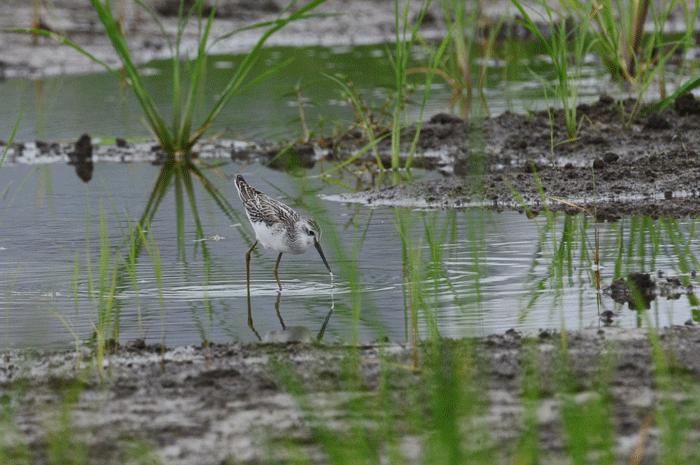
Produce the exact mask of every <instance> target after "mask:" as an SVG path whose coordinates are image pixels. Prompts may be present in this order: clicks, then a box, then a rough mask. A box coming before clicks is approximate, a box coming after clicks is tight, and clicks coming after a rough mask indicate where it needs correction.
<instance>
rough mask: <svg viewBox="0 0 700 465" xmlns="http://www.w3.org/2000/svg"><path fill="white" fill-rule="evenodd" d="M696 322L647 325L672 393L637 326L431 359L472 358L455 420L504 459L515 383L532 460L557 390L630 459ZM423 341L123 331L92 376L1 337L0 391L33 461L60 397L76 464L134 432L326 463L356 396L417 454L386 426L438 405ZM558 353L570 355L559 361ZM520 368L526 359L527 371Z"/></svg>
mask: <svg viewBox="0 0 700 465" xmlns="http://www.w3.org/2000/svg"><path fill="white" fill-rule="evenodd" d="M699 331H700V330H698V329H697V327H694V326H681V327H675V328H672V329H666V330H663V331H661V333H660V334H659V341H660V344H661V346H662V347H663V349H664V351H665V354H666V355H667V356H668V361H669V365H670V367H669V370H671V371H672V372H674V373H684V376H682V377H679V378H678V379H677V382H678V383H679V384H678V385H677V386H675V388H674V394H673V396H674V397H673V401H672V402H668V400H669V399H664V398H663V396H664V395H665V396H669V395H670V394H659V393H658V392H657V387H658V383H660V382H661V381H660V380H659V379H657V375H660V374H659V371H658V370H659V368H658V366H657V365H656V364H655V363H654V357H653V355H652V351H651V346H650V342H649V339H648V334H647V333H646V332H645V331H643V330H621V329H619V328H604V329H590V330H584V331H578V332H572V333H569V334H567V346H566V350H565V351H564V349H563V346H562V338H561V336H560V335H558V334H555V333H550V332H546V331H545V332H542V333H541V334H539V335H538V336H537V337H529V338H526V337H523V336H522V335H520V334H518V333H517V332H515V331H508V332H507V333H505V334H503V335H494V336H490V337H487V338H483V339H479V340H462V341H449V340H446V341H443V342H442V343H441V345H440V346H439V347H438V349H439V350H440V352H441V353H442V354H443V355H442V356H443V357H451V356H452V357H455V359H454V360H452V362H454V363H455V366H459V364H460V363H465V360H466V361H469V360H471V362H472V363H471V364H470V366H471V367H472V368H471V369H470V371H471V370H472V369H473V370H475V371H474V372H470V373H469V376H470V378H469V380H468V381H469V385H471V386H479V388H478V389H479V390H480V392H479V394H478V396H477V398H478V399H479V400H478V402H479V406H478V407H476V408H474V409H473V412H474V416H473V417H472V418H471V419H470V420H469V421H468V422H467V423H468V425H467V426H465V427H467V428H474V434H478V435H479V437H483V442H481V443H480V445H481V447H483V448H485V449H489V450H501V451H502V454H503V455H504V457H505V456H506V455H507V454H512V453H514V451H516V450H517V447H518V444H520V440H521V439H522V437H523V434H524V424H523V418H524V417H525V416H526V415H528V413H527V412H526V410H525V409H526V407H525V404H524V403H523V402H522V397H521V396H522V395H523V392H524V390H525V389H526V387H527V386H530V387H529V388H527V389H533V388H534V386H537V387H536V390H537V392H538V394H537V401H538V405H539V407H538V408H537V410H536V412H534V419H533V421H535V422H536V424H537V426H536V427H535V431H537V437H538V440H539V447H540V453H541V456H540V458H541V460H542V461H543V463H556V462H557V461H558V460H563V459H564V457H565V456H566V453H565V450H566V448H567V445H566V444H567V439H566V433H565V431H563V429H562V424H561V420H560V415H561V410H562V408H563V405H564V402H573V403H574V404H576V403H580V404H585V403H586V402H589V401H591V399H599V398H600V399H604V400H605V402H606V404H607V405H609V406H610V408H611V409H612V412H611V413H610V421H611V423H612V425H611V428H612V431H614V434H615V438H614V440H613V442H614V448H613V449H614V451H615V454H616V455H617V456H618V457H619V460H618V463H628V462H629V457H630V456H631V455H632V454H633V451H635V450H636V448H637V447H638V445H639V444H642V446H643V447H642V448H641V449H640V450H641V451H642V457H643V461H642V462H641V463H654V461H655V460H656V458H658V454H659V451H660V447H662V445H661V444H660V441H659V431H660V428H661V427H662V425H659V424H656V423H655V422H654V418H657V417H655V416H654V415H655V414H659V415H664V413H663V409H664V408H673V409H675V408H677V406H678V405H682V404H683V403H685V402H689V401H690V400H692V399H693V396H695V395H696V393H695V391H694V390H693V386H696V383H697V379H698V375H699V373H700V354H699V353H698V351H697V345H698V343H699V342H700V332H699ZM433 349H434V347H433V346H432V345H426V346H419V347H418V348H417V350H416V351H415V352H414V349H413V348H412V347H411V346H410V345H407V344H392V343H388V344H384V345H366V346H362V347H357V348H353V347H347V346H315V345H308V344H296V343H290V344H283V345H241V344H235V343H234V344H213V345H211V346H209V347H204V346H199V347H191V346H188V347H177V348H172V349H168V350H165V351H162V348H161V347H160V346H157V345H156V346H148V345H146V344H145V343H143V341H135V342H132V343H130V344H126V345H125V346H122V347H119V348H114V349H113V350H114V351H113V352H112V353H110V354H108V355H107V357H106V359H105V362H104V381H100V378H99V376H98V373H97V370H96V369H95V363H96V361H95V359H94V358H91V357H90V355H89V353H87V352H85V351H84V350H82V349H81V351H79V352H76V351H74V350H73V351H70V350H67V351H58V352H52V351H37V352H31V351H15V350H7V351H5V352H4V362H3V363H2V364H1V365H0V389H2V391H3V392H4V393H5V396H7V395H8V394H9V395H11V396H12V398H14V399H15V400H14V401H13V410H14V414H13V415H14V421H15V423H16V425H17V428H18V430H19V431H21V433H22V435H23V438H24V440H25V441H26V443H27V444H28V446H29V450H30V451H31V452H32V454H33V455H34V456H35V457H36V461H35V463H46V462H47V457H46V450H47V447H46V446H47V442H48V441H49V440H50V435H51V434H52V429H51V428H53V427H57V426H55V425H57V424H59V423H58V418H59V417H60V415H61V412H62V411H63V409H64V407H65V406H68V407H69V412H70V413H69V415H70V418H71V419H70V424H71V431H70V435H71V436H70V437H72V438H73V439H74V440H75V441H76V447H82V448H84V449H85V450H86V451H87V454H88V457H89V459H90V463H95V464H100V463H123V460H124V459H125V455H124V454H125V451H127V450H130V449H129V448H130V447H132V448H133V447H135V445H141V446H144V445H145V446H146V447H147V448H148V449H150V450H151V451H153V453H154V454H155V455H156V456H157V457H159V458H160V459H161V460H162V461H163V463H167V464H171V465H175V464H183V465H184V464H193V463H197V464H199V465H209V464H211V465H219V464H228V463H267V462H268V461H269V460H272V461H273V462H286V461H288V460H293V458H294V457H297V458H298V457H300V456H301V457H307V458H308V459H309V460H310V461H311V462H313V463H329V455H328V452H329V448H330V445H329V444H328V443H325V444H324V442H323V441H322V440H321V437H322V434H323V433H322V431H329V432H331V434H333V435H336V436H337V437H339V438H340V437H343V435H344V434H345V433H347V432H348V431H350V430H351V429H352V428H353V427H356V426H357V424H356V422H354V421H353V420H351V418H353V417H355V416H356V415H357V411H356V410H354V409H356V408H358V406H359V405H364V407H363V409H364V410H362V411H363V412H364V413H363V420H362V424H363V429H364V430H365V432H366V435H367V437H368V438H369V437H374V438H375V439H374V440H380V441H381V440H382V436H381V435H382V431H383V428H384V427H385V426H382V425H383V424H384V422H385V421H386V419H385V417H384V415H385V414H387V413H389V412H390V413H391V415H394V416H395V419H394V420H392V421H395V422H397V423H396V425H395V427H396V429H398V430H405V431H406V432H405V434H403V435H399V436H398V437H395V438H394V440H396V441H397V444H398V449H399V451H400V452H401V454H403V455H405V457H406V463H423V461H422V457H423V454H424V453H425V448H424V447H425V443H424V442H423V440H422V439H421V437H422V436H421V433H420V432H419V433H418V435H416V434H415V433H414V432H412V429H411V426H410V422H408V423H406V425H405V426H403V427H401V426H398V425H399V424H401V423H402V422H404V421H408V420H407V418H411V417H412V416H413V418H415V415H417V414H419V415H421V418H423V419H424V422H426V424H430V423H431V422H432V421H434V420H435V415H438V414H439V413H438V412H436V411H433V410H432V408H431V407H430V402H428V405H426V403H425V399H429V398H431V396H435V395H440V389H441V387H440V383H441V382H443V381H444V380H440V379H439V378H438V377H437V375H436V374H435V373H433V372H432V370H430V369H420V370H413V369H411V367H412V366H413V365H412V364H413V360H414V356H415V357H416V358H417V359H418V360H419V366H423V367H425V366H427V367H430V366H432V362H431V361H430V360H431V357H432V355H431V354H432V353H433V352H432V351H433ZM450 354H452V355H450ZM465 357H466V358H465ZM563 357H566V358H565V359H564V358H563ZM353 360H355V361H356V362H357V365H353V363H350V361H353ZM563 360H566V363H567V364H568V365H567V369H566V370H564V371H563V372H562V367H561V363H562V361H563ZM424 361H428V363H427V365H424ZM452 362H451V363H452ZM528 367H530V368H528ZM534 367H536V369H537V370H538V371H539V373H536V374H533V373H532V369H533V368H534ZM562 373H565V374H566V376H565V378H566V379H562V376H563V375H562ZM465 375H466V373H462V374H461V376H465ZM661 375H662V374H661ZM533 376H534V378H533ZM532 383H534V384H532ZM562 383H563V384H564V385H562ZM300 386H303V389H302V390H301V391H300V390H299V387H300ZM601 387H603V390H601ZM383 389H384V390H388V391H389V392H391V398H392V399H393V400H392V404H391V406H386V405H376V402H377V396H379V395H380V394H381V392H382V390H383ZM465 395H466V394H465ZM600 396H603V397H600ZM664 406H665V407H664ZM383 409H386V410H387V411H386V412H385V411H384V410H383ZM372 411H374V412H376V416H375V415H374V414H372V413H370V412H372ZM530 413H531V414H532V412H530ZM696 414H697V412H695V414H693V413H692V412H690V413H689V412H684V415H690V417H689V421H690V422H697V421H698V420H700V418H695V417H694V415H696ZM52 422H55V423H52ZM52 425H53V426H52ZM421 425H423V423H421ZM414 426H415V425H414ZM328 437H329V436H326V438H328ZM326 440H328V439H326ZM324 446H325V447H324ZM379 453H380V455H381V453H382V452H381V451H380V452H379ZM695 459H697V457H695Z"/></svg>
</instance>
